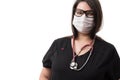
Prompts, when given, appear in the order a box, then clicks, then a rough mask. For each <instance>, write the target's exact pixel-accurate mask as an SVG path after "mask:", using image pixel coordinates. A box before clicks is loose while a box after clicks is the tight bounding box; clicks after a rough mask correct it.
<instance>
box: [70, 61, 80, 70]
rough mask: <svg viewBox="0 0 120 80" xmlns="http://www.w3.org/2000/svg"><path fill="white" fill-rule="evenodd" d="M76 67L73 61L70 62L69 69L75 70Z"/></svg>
mask: <svg viewBox="0 0 120 80" xmlns="http://www.w3.org/2000/svg"><path fill="white" fill-rule="evenodd" d="M77 66H78V64H77V63H76V62H75V61H71V63H70V69H73V70H76V69H77Z"/></svg>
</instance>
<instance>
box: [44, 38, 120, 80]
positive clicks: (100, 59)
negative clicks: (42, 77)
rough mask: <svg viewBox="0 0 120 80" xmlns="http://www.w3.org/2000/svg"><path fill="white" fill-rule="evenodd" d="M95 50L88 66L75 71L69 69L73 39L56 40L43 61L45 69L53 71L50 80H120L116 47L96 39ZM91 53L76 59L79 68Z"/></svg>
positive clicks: (119, 61)
mask: <svg viewBox="0 0 120 80" xmlns="http://www.w3.org/2000/svg"><path fill="white" fill-rule="evenodd" d="M93 48H94V49H93V52H92V55H91V57H90V59H89V61H88V63H87V64H86V66H85V67H84V68H83V69H82V70H80V71H75V70H71V69H70V67H69V65H70V62H71V60H72V56H73V53H72V52H73V51H72V46H71V37H63V38H58V39H56V40H54V41H53V43H52V45H51V47H50V48H49V50H48V51H47V53H46V54H45V56H44V58H43V60H42V62H43V67H45V68H50V69H51V71H52V75H51V79H50V80H120V57H119V55H118V53H117V51H116V49H115V47H114V45H113V44H111V43H108V42H106V41H104V40H102V39H100V38H98V37H96V39H95V43H94V45H93ZM89 52H90V51H88V52H86V53H85V54H83V55H81V56H77V57H76V61H77V63H78V65H79V67H81V66H82V65H83V64H84V63H85V61H86V59H87V57H88V55H89Z"/></svg>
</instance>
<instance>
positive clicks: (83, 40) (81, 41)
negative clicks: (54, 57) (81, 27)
mask: <svg viewBox="0 0 120 80" xmlns="http://www.w3.org/2000/svg"><path fill="white" fill-rule="evenodd" d="M77 9H82V10H85V11H86V10H91V8H90V7H89V5H88V4H87V3H86V2H80V3H79V4H78V6H77ZM78 34H79V35H78V38H77V39H76V40H75V52H76V54H78V52H79V51H80V49H81V48H82V47H83V46H84V45H86V44H88V43H90V42H91V41H92V40H91V38H90V36H89V35H87V34H82V33H78ZM72 40H73V39H72V38H71V42H72ZM71 44H72V43H71ZM90 47H91V46H89V47H86V48H85V49H84V50H82V51H81V53H80V55H83V54H85V53H86V52H87V51H88V50H89V49H90ZM80 55H79V56H80ZM50 77H51V69H50V68H45V67H43V69H42V71H41V74H40V77H39V80H50Z"/></svg>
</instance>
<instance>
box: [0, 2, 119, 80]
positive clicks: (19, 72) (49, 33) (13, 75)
mask: <svg viewBox="0 0 120 80" xmlns="http://www.w3.org/2000/svg"><path fill="white" fill-rule="evenodd" d="M100 1H101V5H102V8H103V14H104V24H103V28H102V29H101V31H100V32H99V33H98V35H99V36H101V37H102V38H103V39H105V40H106V41H108V42H110V43H112V44H114V45H115V47H116V49H117V51H118V53H119V54H120V37H119V34H120V30H119V27H120V22H119V21H120V20H119V19H120V10H119V7H120V5H119V2H118V1H119V0H100ZM73 2H74V0H0V80H38V78H39V75H40V71H41V68H42V58H43V56H44V54H45V53H46V51H47V50H48V48H49V47H50V45H51V43H52V42H53V40H54V39H56V38H60V37H63V36H67V35H71V34H72V31H71V25H70V21H71V12H72V5H73Z"/></svg>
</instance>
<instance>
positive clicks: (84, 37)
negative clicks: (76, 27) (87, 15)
mask: <svg viewBox="0 0 120 80" xmlns="http://www.w3.org/2000/svg"><path fill="white" fill-rule="evenodd" d="M76 40H77V41H91V40H92V39H91V38H90V36H89V35H87V34H81V33H79V34H78V37H77V38H76Z"/></svg>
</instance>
